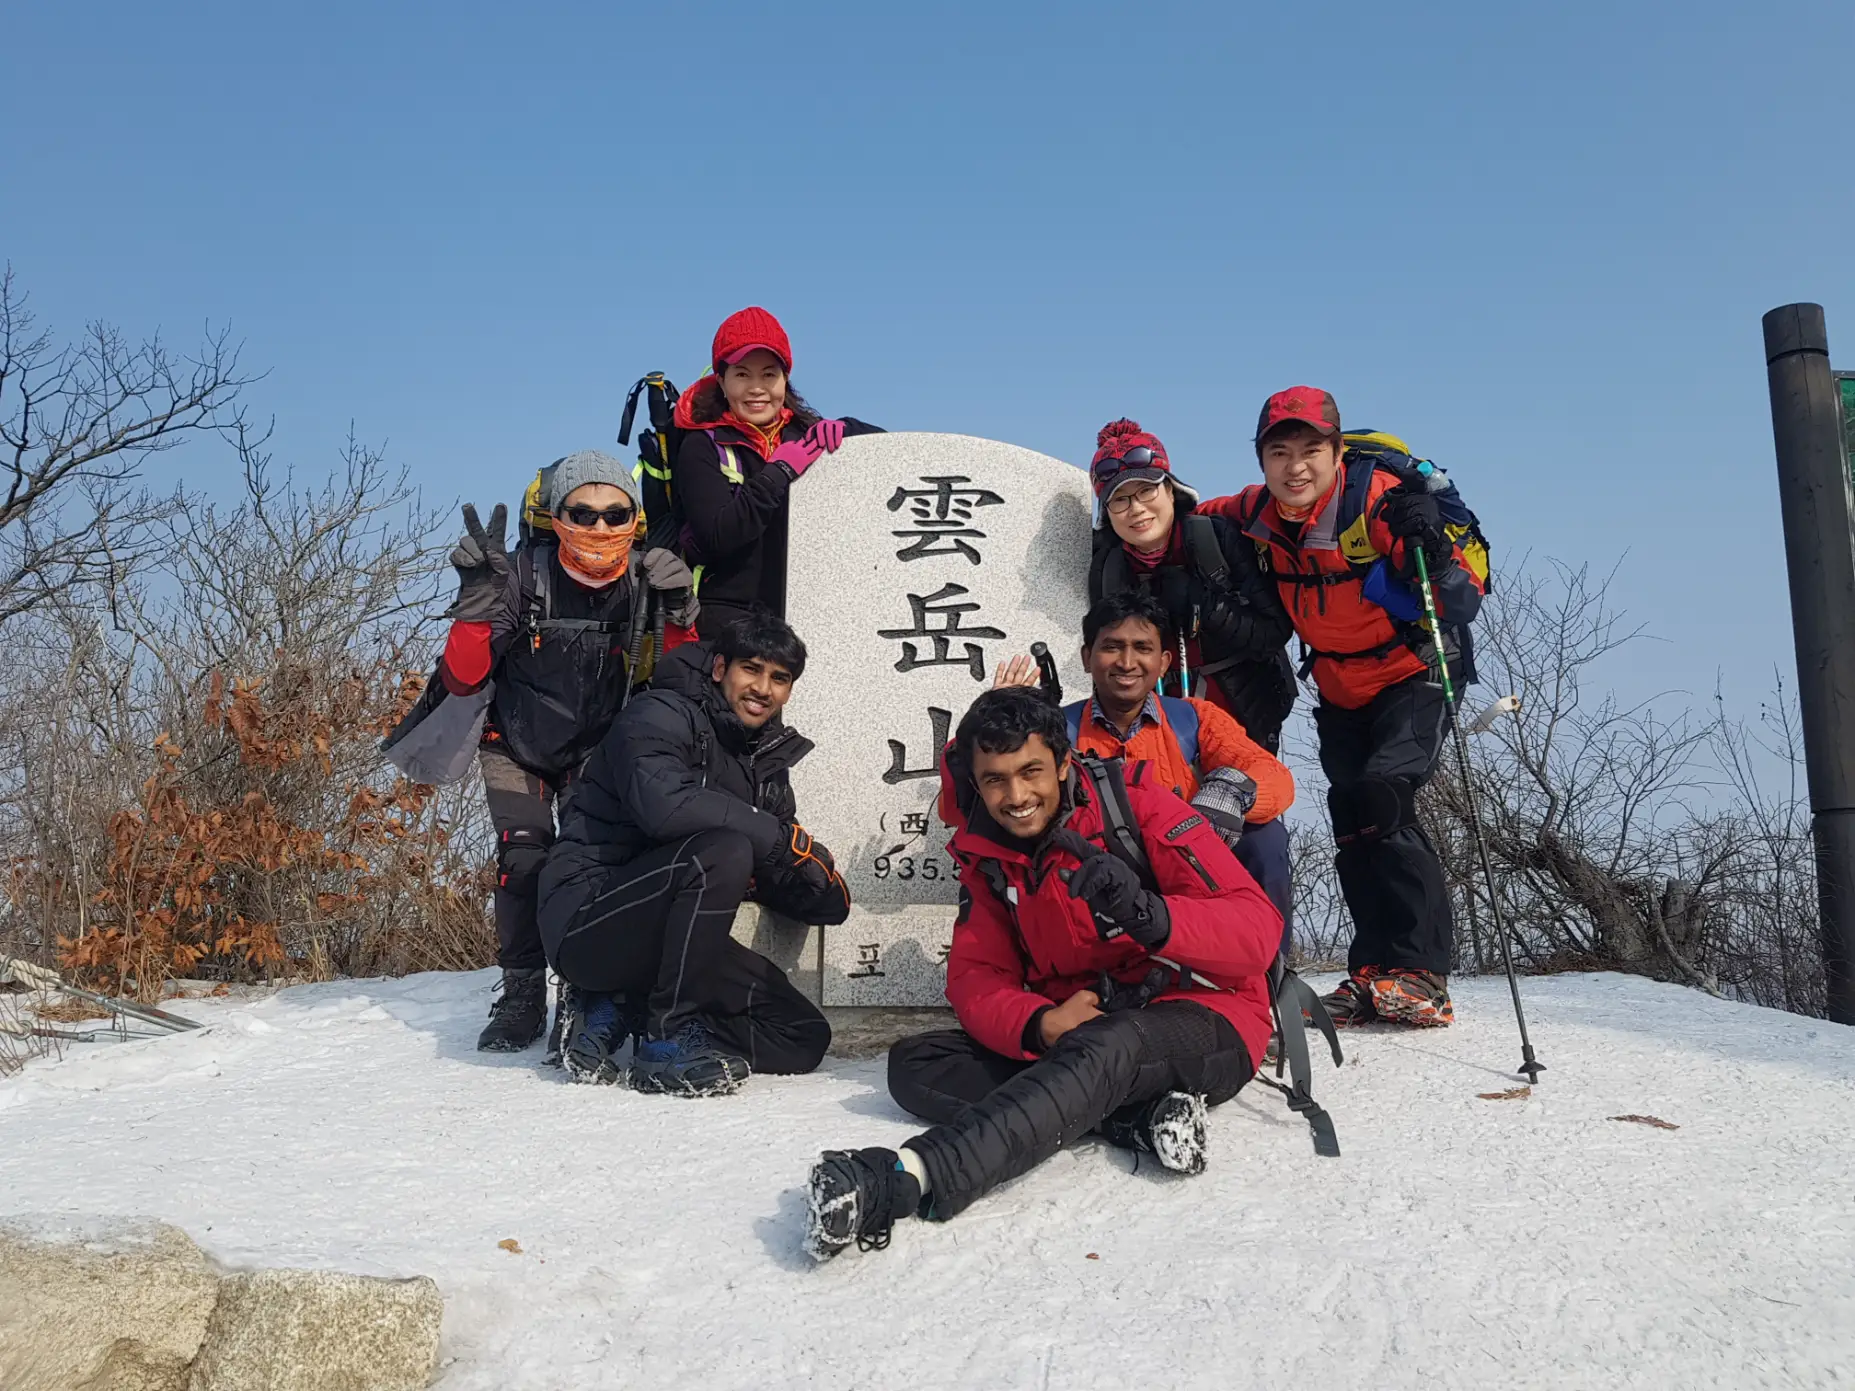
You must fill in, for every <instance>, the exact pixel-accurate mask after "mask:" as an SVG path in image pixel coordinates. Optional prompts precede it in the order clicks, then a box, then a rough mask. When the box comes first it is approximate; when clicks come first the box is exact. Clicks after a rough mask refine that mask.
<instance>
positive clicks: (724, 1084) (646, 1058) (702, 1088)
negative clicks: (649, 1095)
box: [631, 1019, 753, 1096]
mask: <svg viewBox="0 0 1855 1391" xmlns="http://www.w3.org/2000/svg"><path fill="white" fill-rule="evenodd" d="M752 1070H753V1069H752V1068H750V1067H749V1066H748V1065H747V1059H745V1058H743V1057H741V1056H740V1055H739V1054H738V1053H730V1052H728V1050H727V1049H725V1048H723V1047H722V1046H721V1045H720V1044H718V1043H717V1042H715V1040H714V1038H713V1037H712V1036H711V1035H710V1033H709V1031H708V1030H707V1029H706V1028H704V1027H703V1026H702V1023H701V1021H699V1020H695V1019H691V1020H690V1021H689V1022H688V1023H687V1024H685V1025H683V1027H682V1028H680V1029H678V1030H677V1031H676V1033H675V1035H674V1036H673V1037H671V1038H647V1039H642V1040H640V1041H639V1043H638V1045H637V1047H636V1048H635V1049H634V1050H633V1052H632V1055H631V1087H632V1090H633V1091H640V1092H658V1093H662V1094H663V1095H665V1096H728V1095H730V1094H731V1093H733V1092H738V1091H739V1090H740V1089H741V1083H743V1082H745V1081H746V1080H747V1077H748V1074H749V1073H750V1072H752Z"/></svg>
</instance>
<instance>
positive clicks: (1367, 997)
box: [1303, 966, 1379, 1029]
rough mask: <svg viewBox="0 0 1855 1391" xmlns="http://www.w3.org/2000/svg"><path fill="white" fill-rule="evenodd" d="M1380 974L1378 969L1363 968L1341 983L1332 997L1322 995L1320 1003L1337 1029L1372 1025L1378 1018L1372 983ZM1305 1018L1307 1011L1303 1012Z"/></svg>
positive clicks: (1372, 967) (1373, 967)
mask: <svg viewBox="0 0 1855 1391" xmlns="http://www.w3.org/2000/svg"><path fill="white" fill-rule="evenodd" d="M1378 974H1379V971H1378V967H1376V966H1365V967H1361V968H1360V969H1359V971H1357V972H1356V973H1355V974H1353V975H1350V976H1348V977H1347V978H1346V979H1345V980H1343V981H1341V982H1340V984H1339V986H1338V988H1336V989H1335V990H1334V992H1333V993H1332V994H1331V995H1322V996H1321V997H1320V1002H1321V1003H1322V1004H1323V1005H1325V1006H1326V1007H1327V1014H1328V1015H1329V1016H1330V1017H1331V1018H1332V1020H1333V1027H1334V1028H1336V1029H1350V1028H1354V1027H1356V1026H1358V1025H1360V1024H1370V1023H1371V1022H1372V1021H1373V1020H1374V1019H1376V1018H1378V1010H1377V1008H1376V1007H1375V1006H1374V1005H1373V1003H1372V981H1373V980H1375V979H1376V978H1377V976H1378ZM1303 1014H1304V1017H1305V1011H1304V1012H1303Z"/></svg>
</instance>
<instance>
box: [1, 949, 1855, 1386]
mask: <svg viewBox="0 0 1855 1391" xmlns="http://www.w3.org/2000/svg"><path fill="white" fill-rule="evenodd" d="M492 979H493V977H492V974H491V973H488V972H484V973H478V974H475V975H463V976H440V975H428V976H418V977H414V978H411V979H408V980H401V981H357V982H344V983H339V984H334V985H326V986H312V987H303V988H298V989H293V990H289V991H285V992H283V993H281V994H279V995H276V996H274V997H271V998H265V999H261V1000H257V1001H250V1002H244V1003H235V1002H227V1001H197V1002H192V1003H189V1004H186V1005H183V1006H180V1008H182V1009H185V1010H186V1011H188V1012H190V1013H192V1014H194V1015H195V1016H196V1017H199V1018H202V1019H207V1020H210V1021H211V1022H212V1024H213V1025H214V1027H213V1028H211V1029H210V1030H207V1031H203V1032H201V1033H198V1034H190V1035H185V1036H178V1037H171V1038H163V1039H155V1040H150V1041H147V1042H139V1043H131V1044H120V1043H100V1044H96V1045H91V1046H88V1047H83V1048H77V1049H73V1050H71V1051H69V1052H67V1054H66V1055H65V1057H64V1058H63V1059H62V1060H60V1061H57V1062H48V1063H41V1064H35V1065H34V1066H32V1067H31V1068H29V1069H28V1070H27V1071H26V1072H25V1073H24V1074H23V1075H21V1076H19V1077H16V1078H14V1079H12V1080H10V1081H6V1082H3V1083H0V1140H3V1141H4V1145H3V1146H0V1211H4V1212H9V1213H10V1212H31V1211H48V1210H71V1211H79V1212H86V1213H120V1214H145V1215H150V1216H155V1217H160V1218H164V1219H166V1220H168V1221H171V1222H175V1223H177V1224H179V1225H180V1226H182V1227H184V1228H185V1229H186V1230H187V1231H188V1232H190V1233H191V1234H192V1235H193V1236H194V1237H195V1239H197V1240H198V1241H199V1242H200V1243H201V1244H202V1245H203V1246H205V1247H206V1248H207V1249H208V1250H209V1251H211V1252H212V1253H213V1254H215V1255H216V1256H218V1257H220V1258H221V1259H223V1260H225V1261H227V1262H229V1263H233V1264H237V1263H241V1262H258V1261H262V1262H265V1263H267V1264H293V1265H305V1266H324V1267H333V1268H341V1269H347V1270H357V1271H363V1272H370V1273H378V1274H414V1273H424V1274H429V1275H432V1276H434V1277H435V1278H436V1279H437V1281H438V1283H439V1285H440V1286H441V1287H442V1288H443V1290H444V1294H445V1298H446V1301H447V1312H446V1317H445V1347H444V1370H443V1371H442V1372H441V1374H440V1377H439V1381H438V1385H439V1386H441V1387H443V1388H446V1389H447V1391H463V1388H486V1389H487V1388H497V1389H498V1391H525V1389H526V1388H549V1389H550V1391H552V1389H553V1388H576V1389H577V1388H592V1387H620V1386H640V1387H643V1386H648V1387H704V1388H709V1387H755V1388H773V1387H788V1386H795V1387H796V1386H804V1387H820V1388H831V1387H845V1388H849V1387H856V1388H890V1387H894V1388H929V1387H984V1388H1002V1387H1039V1388H1040V1387H1052V1388H1070V1387H1113V1388H1117V1391H1120V1389H1124V1388H1142V1391H1145V1389H1146V1388H1152V1389H1153V1391H1160V1389H1161V1388H1170V1387H1185V1386H1206V1387H1219V1388H1243V1387H1251V1386H1256V1387H1263V1386H1268V1387H1321V1386H1338V1387H1373V1388H1380V1387H1402V1386H1421V1387H1426V1388H1433V1387H1438V1386H1452V1387H1453V1386H1474V1385H1485V1386H1499V1387H1510V1386H1580V1387H1584V1386H1591V1387H1597V1386H1657V1387H1661V1386H1667V1387H1682V1388H1691V1387H1700V1386H1720V1387H1735V1388H1737V1387H1754V1386H1823V1387H1829V1386H1840V1387H1848V1386H1855V1030H1851V1029H1845V1028H1839V1027H1836V1026H1833V1025H1826V1024H1822V1023H1818V1022H1815V1021H1812V1020H1808V1019H1799V1018H1795V1017H1792V1016H1789V1015H1785V1014H1779V1013H1774V1012H1771V1011H1767V1010H1760V1009H1754V1008H1749V1007H1746V1006H1740V1005H1733V1004H1727V1003H1723V1002H1721V1001H1717V1000H1713V999H1709V998H1707V997H1705V996H1703V995H1699V994H1696V993H1693V992H1691V991H1687V990H1682V989H1679V988H1676V987H1673V986H1664V985H1657V984H1654V983H1652V982H1649V981H1644V980H1638V979H1634V978H1630V977H1621V976H1565V977H1557V978H1552V979H1542V980H1533V981H1528V982H1526V991H1527V998H1528V1003H1529V1006H1530V1010H1531V1019H1532V1023H1533V1026H1534V1037H1535V1039H1536V1040H1537V1043H1538V1047H1539V1052H1540V1056H1541V1057H1542V1059H1543V1060H1544V1061H1545V1062H1546V1063H1547V1064H1548V1066H1549V1068H1550V1071H1548V1072H1547V1074H1546V1077H1545V1079H1544V1081H1543V1083H1542V1085H1541V1086H1540V1087H1539V1088H1537V1089H1536V1090H1535V1091H1534V1092H1533V1093H1532V1095H1531V1096H1528V1097H1525V1098H1521V1099H1511V1100H1492V1101H1491V1100H1483V1099H1481V1098H1480V1097H1479V1096H1478V1093H1483V1092H1501V1091H1505V1090H1507V1089H1508V1088H1510V1087H1513V1086H1515V1085H1516V1079H1515V1078H1513V1077H1512V1076H1511V1075H1510V1074H1509V1072H1508V1069H1510V1068H1511V1067H1512V1066H1513V1065H1514V1064H1515V1063H1516V1062H1518V1061H1519V1045H1518V1043H1517V1042H1516V1041H1515V1038H1514V1032H1513V1018H1512V1014H1511V1011H1510V1009H1509V1006H1508V1003H1507V999H1506V988H1505V985H1504V983H1503V982H1501V981H1499V980H1482V981H1471V980H1462V981H1459V982H1457V996H1456V998H1457V1007H1458V1010H1459V1011H1460V1013H1461V1016H1462V1019H1461V1022H1460V1023H1459V1024H1458V1025H1457V1026H1456V1027H1455V1028H1454V1029H1451V1030H1448V1031H1446V1032H1445V1031H1439V1032H1435V1033H1425V1034H1410V1033H1388V1032H1377V1031H1370V1032H1364V1033H1358V1034H1353V1035H1349V1036H1348V1037H1347V1043H1348V1052H1349V1057H1348V1062H1347V1065H1346V1066H1345V1067H1344V1068H1343V1069H1341V1070H1339V1071H1337V1072H1336V1071H1334V1070H1333V1069H1331V1068H1327V1067H1325V1066H1324V1064H1323V1066H1322V1075H1321V1076H1320V1077H1319V1079H1318V1089H1319V1091H1320V1094H1321V1096H1322V1098H1323V1100H1324V1101H1325V1102H1326V1103H1327V1104H1328V1106H1329V1107H1330V1108H1331V1110H1332V1112H1333V1115H1334V1118H1335V1121H1336V1122H1337V1124H1338V1127H1339V1132H1340V1141H1341V1144H1342V1146H1343V1148H1344V1151H1345V1157H1344V1158H1342V1159H1339V1160H1325V1159H1319V1158H1317V1157H1316V1156H1315V1154H1314V1151H1313V1148H1312V1146H1311V1144H1310V1143H1309V1140H1308V1133H1307V1129H1306V1127H1305V1126H1304V1125H1303V1124H1302V1123H1301V1122H1300V1121H1299V1120H1297V1119H1295V1118H1294V1117H1292V1116H1291V1115H1290V1114H1289V1113H1288V1111H1287V1110H1286V1108H1285V1107H1284V1106H1283V1105H1282V1102H1281V1099H1280V1098H1279V1097H1278V1096H1277V1095H1275V1094H1274V1093H1271V1092H1268V1091H1265V1090H1263V1089H1261V1088H1251V1089H1250V1090H1248V1091H1246V1092H1245V1093H1244V1094H1243V1095H1242V1096H1241V1097H1239V1098H1238V1099H1237V1100H1236V1101H1233V1102H1232V1103H1230V1104H1229V1105H1228V1106H1225V1107H1223V1108H1221V1109H1220V1110H1218V1111H1215V1112H1213V1113H1212V1141H1211V1143H1212V1153H1211V1168H1210V1171H1209V1172H1208V1173H1206V1174H1205V1175H1203V1176H1202V1177H1200V1178H1197V1179H1179V1178H1175V1177H1172V1176H1169V1175H1165V1174H1162V1173H1159V1172H1156V1171H1155V1170H1154V1169H1153V1168H1152V1166H1151V1165H1150V1163H1149V1164H1147V1165H1144V1166H1142V1167H1141V1169H1140V1171H1139V1172H1137V1173H1136V1172H1131V1169H1132V1164H1131V1161H1130V1158H1129V1156H1128V1155H1126V1154H1124V1153H1119V1152H1116V1151H1113V1150H1110V1149H1108V1148H1106V1147H1104V1146H1101V1145H1099V1144H1095V1143H1092V1142H1091V1143H1086V1144H1084V1145H1082V1146H1080V1147H1079V1148H1077V1149H1076V1150H1074V1151H1073V1152H1071V1153H1067V1154H1064V1155H1061V1156H1059V1157H1058V1158H1056V1159H1055V1160H1053V1161H1052V1162H1051V1163H1049V1164H1047V1165H1045V1166H1044V1167H1043V1168H1042V1169H1040V1170H1039V1171H1037V1172H1036V1173H1034V1174H1032V1175H1030V1176H1029V1177H1027V1178H1025V1179H1023V1180H1022V1181H1020V1182H1018V1183H1017V1184H1015V1185H1013V1186H1011V1187H1009V1188H1007V1189H1005V1190H1004V1191H1001V1192H999V1193H997V1194H994V1195H993V1196H991V1197H990V1198H988V1199H986V1200H984V1201H982V1202H981V1203H980V1204H979V1205H978V1206H976V1207H975V1208H973V1209H972V1210H971V1211H969V1212H968V1213H966V1214H965V1215H963V1216H961V1217H960V1218H958V1219H956V1220H955V1221H953V1222H951V1223H948V1224H945V1225H936V1224H927V1223H920V1222H908V1223H904V1224H901V1225H900V1226H898V1228H897V1231H896V1237H895V1242H894V1245H893V1246H891V1247H890V1249H889V1250H887V1251H885V1252H880V1253H870V1254H867V1255H860V1254H858V1253H857V1252H855V1251H851V1252H849V1253H847V1254H846V1255H844V1256H843V1257H841V1258H839V1259H838V1260H837V1261H835V1262H834V1263H832V1264H831V1265H829V1266H825V1267H814V1266H813V1265H812V1263H811V1262H810V1261H809V1260H807V1259H806V1258H805V1257H804V1256H802V1255H801V1254H800V1251H799V1238H800V1233H801V1225H802V1212H803V1201H802V1197H801V1193H800V1186H801V1184H802V1181H803V1179H804V1177H805V1172H806V1169H807V1166H808V1165H809V1163H810V1161H811V1159H812V1157H813V1156H814V1155H815V1153H816V1152H817V1151H818V1150H819V1149H820V1148H821V1147H824V1146H833V1147H842V1146H854V1145H866V1144H889V1145H892V1144H894V1143H895V1142H896V1141H898V1140H901V1139H903V1138H904V1137H906V1136H907V1135H909V1134H910V1133H911V1131H912V1129H913V1127H912V1126H911V1125H910V1124H909V1122H908V1121H907V1120H906V1119H905V1118H904V1117H903V1116H902V1115H901V1114H900V1113H899V1112H898V1111H897V1110H896V1108H895V1107H894V1105H893V1104H892V1103H891V1102H890V1101H889V1098H888V1094H887V1092H886V1090H885V1089H884V1085H883V1069H882V1064H881V1062H880V1060H878V1061H874V1062H838V1061H835V1060H833V1061H832V1062H830V1063H829V1064H827V1066H826V1067H825V1069H824V1070H822V1071H821V1072H819V1073H818V1074H817V1075H815V1076H812V1077H804V1078H793V1079H784V1078H756V1079H754V1080H753V1081H752V1082H750V1083H749V1084H748V1086H747V1088H746V1090H745V1091H744V1092H743V1093H742V1094H741V1095H740V1096H738V1097H735V1098H732V1099H727V1100H718V1101H700V1102H692V1101H680V1100H670V1099H664V1098H653V1097H641V1096H635V1095H632V1094H630V1093H627V1092H623V1091H615V1090H607V1089H603V1088H590V1087H576V1086H570V1085H566V1084H564V1083H563V1081H562V1080H561V1077H560V1075H559V1074H558V1073H557V1072H554V1071H551V1070H548V1069H544V1068H542V1067H541V1066H540V1061H539V1058H540V1055H539V1051H538V1050H536V1051H534V1052H531V1053H529V1054H527V1055H525V1056H518V1057H515V1058H492V1057H484V1056H481V1055H479V1054H477V1053H476V1052H475V1051H474V1049H473V1046H472V1045H473V1040H474V1037H475V1034H476V1031H477V1029H478V1027H479V1026H480V1024H481V1022H482V1016H483V1011H484V1008H485V1007H486V1005H487V1002H488V999H489V993H490V987H491V982H492ZM1621 1115H1648V1116H1654V1117H1657V1118H1660V1119H1662V1120H1665V1121H1667V1122H1669V1123H1671V1124H1672V1125H1674V1126H1678V1127H1679V1128H1678V1129H1660V1128H1657V1127H1654V1126H1650V1125H1646V1124H1640V1123H1632V1122H1625V1121H1618V1120H1615V1119H1612V1117H1616V1116H1621ZM508 1238H513V1239H514V1241H515V1242H516V1243H518V1244H519V1246H520V1251H519V1253H516V1252H512V1251H509V1250H505V1249H503V1247H502V1246H501V1245H499V1243H501V1242H503V1241H504V1240H505V1239H508Z"/></svg>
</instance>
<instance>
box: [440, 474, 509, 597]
mask: <svg viewBox="0 0 1855 1391" xmlns="http://www.w3.org/2000/svg"><path fill="white" fill-rule="evenodd" d="M508 529H509V509H508V508H507V507H505V506H503V505H502V504H501V503H500V502H499V503H497V504H496V510H495V511H493V512H491V513H490V524H489V525H488V526H487V527H485V526H484V525H483V522H482V521H481V519H479V518H478V516H477V509H476V506H475V504H474V503H468V502H467V503H465V504H464V535H463V538H462V539H461V540H459V541H458V543H457V547H456V549H454V550H453V551H452V552H451V565H452V567H453V568H454V569H455V570H456V571H457V602H456V603H454V604H452V605H451V614H450V616H451V617H452V618H453V619H455V620H456V621H458V622H461V623H488V622H489V621H491V620H492V619H493V618H495V617H496V615H497V613H498V612H499V611H500V610H501V609H502V606H503V605H504V604H505V603H506V602H507V601H508V584H509V544H508V539H507V534H506V533H507V532H508Z"/></svg>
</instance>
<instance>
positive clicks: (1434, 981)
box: [1336, 966, 1456, 1029]
mask: <svg viewBox="0 0 1855 1391" xmlns="http://www.w3.org/2000/svg"><path fill="white" fill-rule="evenodd" d="M1369 984H1370V988H1371V991H1372V1005H1373V1007H1374V1008H1375V1009H1376V1010H1377V1011H1378V1017H1379V1018H1380V1019H1388V1020H1390V1021H1391V1022H1392V1023H1394V1024H1410V1025H1413V1026H1415V1027H1416V1028H1419V1029H1439V1028H1442V1027H1443V1026H1444V1025H1447V1024H1453V1023H1454V1022H1455V1019H1456V1007H1455V1005H1454V1004H1453V1003H1451V1002H1450V999H1449V984H1448V982H1447V981H1446V980H1445V979H1444V978H1443V977H1442V976H1439V975H1437V974H1436V972H1434V971H1407V970H1404V969H1403V968H1402V967H1396V966H1394V967H1392V968H1390V969H1389V970H1384V971H1380V972H1378V973H1377V974H1376V975H1374V976H1373V977H1372V978H1371V981H1370V982H1369ZM1336 1022H1337V1021H1336Z"/></svg>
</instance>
